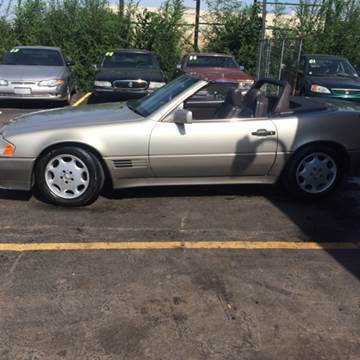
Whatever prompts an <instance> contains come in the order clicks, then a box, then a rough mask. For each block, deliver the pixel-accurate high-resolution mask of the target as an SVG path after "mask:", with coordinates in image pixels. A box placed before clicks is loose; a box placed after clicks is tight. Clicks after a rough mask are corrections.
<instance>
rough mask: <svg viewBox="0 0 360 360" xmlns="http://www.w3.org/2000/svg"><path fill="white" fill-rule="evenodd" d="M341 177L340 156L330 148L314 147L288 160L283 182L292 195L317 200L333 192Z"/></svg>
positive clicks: (342, 173)
mask: <svg viewBox="0 0 360 360" xmlns="http://www.w3.org/2000/svg"><path fill="white" fill-rule="evenodd" d="M343 177H344V168H343V165H342V161H341V157H340V155H339V154H338V153H337V152H336V151H335V150H334V149H332V148H331V147H327V146H321V145H320V146H317V145H314V146H309V147H306V148H304V149H302V150H300V151H299V152H298V153H296V154H295V155H294V156H293V158H292V159H290V163H289V164H288V166H287V168H286V170H285V172H284V174H283V182H284V183H285V186H286V187H287V189H288V190H289V191H290V192H291V193H292V194H294V195H298V196H302V197H306V198H319V197H323V196H325V195H328V194H329V193H331V192H332V191H334V190H335V189H336V188H337V187H338V185H339V184H340V183H341V180H342V179H343Z"/></svg>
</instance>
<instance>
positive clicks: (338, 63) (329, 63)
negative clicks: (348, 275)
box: [306, 58, 358, 77]
mask: <svg viewBox="0 0 360 360" xmlns="http://www.w3.org/2000/svg"><path fill="white" fill-rule="evenodd" d="M306 73H307V75H311V76H349V77H354V76H355V77H357V76H358V74H357V73H356V70H355V69H354V68H353V67H352V66H351V64H350V63H349V62H348V61H347V60H342V59H326V58H323V59H321V58H313V59H309V60H308V63H307V70H306Z"/></svg>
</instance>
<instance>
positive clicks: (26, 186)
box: [0, 157, 35, 190]
mask: <svg viewBox="0 0 360 360" xmlns="http://www.w3.org/2000/svg"><path fill="white" fill-rule="evenodd" d="M34 163H35V159H32V158H5V157H0V188H1V189H8V190H30V189H31V187H32V171H33V167H34Z"/></svg>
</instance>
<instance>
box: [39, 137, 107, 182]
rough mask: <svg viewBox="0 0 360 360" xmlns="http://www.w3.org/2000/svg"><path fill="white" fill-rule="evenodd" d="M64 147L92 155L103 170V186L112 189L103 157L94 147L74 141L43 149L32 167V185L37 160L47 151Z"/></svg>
mask: <svg viewBox="0 0 360 360" xmlns="http://www.w3.org/2000/svg"><path fill="white" fill-rule="evenodd" d="M65 146H73V147H78V148H81V149H83V150H86V151H89V152H90V153H92V154H93V155H94V156H95V157H96V158H97V159H98V160H99V162H100V164H101V167H102V168H103V170H104V174H105V184H109V185H111V187H113V182H112V177H111V174H110V170H109V168H108V166H107V165H106V163H105V161H104V159H103V157H102V156H101V154H100V152H99V151H98V150H96V149H95V148H94V147H92V146H90V145H88V144H84V143H81V142H76V141H64V142H60V143H56V144H52V145H49V146H47V147H46V148H44V149H43V150H42V151H41V152H40V154H39V155H38V156H37V158H36V160H35V163H34V166H33V171H32V178H33V181H32V182H33V183H34V174H35V169H36V167H37V164H38V162H39V160H40V159H41V158H42V157H43V156H44V155H45V154H46V153H48V152H49V151H52V150H55V149H58V148H61V147H65Z"/></svg>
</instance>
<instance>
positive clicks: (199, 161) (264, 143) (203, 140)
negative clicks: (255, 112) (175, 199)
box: [149, 118, 277, 177]
mask: <svg viewBox="0 0 360 360" xmlns="http://www.w3.org/2000/svg"><path fill="white" fill-rule="evenodd" d="M276 149H277V134H276V128H275V125H274V124H273V122H272V121H271V120H270V119H268V118H261V119H260V118H259V119H254V118H249V119H216V120H214V119H212V120H201V121H194V122H193V123H191V124H176V123H174V122H158V123H157V125H156V126H155V127H154V129H153V131H152V134H151V138H150V148H149V160H150V165H151V168H152V171H153V173H154V175H155V176H159V177H200V176H204V177H219V176H225V177H229V176H231V177H233V176H235V177H238V176H264V175H266V174H267V173H268V171H269V170H270V168H271V166H272V164H273V163H274V160H275V156H276Z"/></svg>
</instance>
